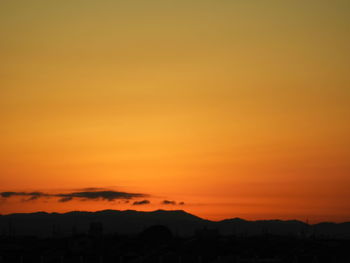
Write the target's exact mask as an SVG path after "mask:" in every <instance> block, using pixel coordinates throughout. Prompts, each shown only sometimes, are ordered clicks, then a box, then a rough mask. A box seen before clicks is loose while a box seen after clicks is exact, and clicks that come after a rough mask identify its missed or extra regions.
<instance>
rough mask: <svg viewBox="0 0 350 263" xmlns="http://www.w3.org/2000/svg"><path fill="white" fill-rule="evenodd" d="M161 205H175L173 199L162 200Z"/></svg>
mask: <svg viewBox="0 0 350 263" xmlns="http://www.w3.org/2000/svg"><path fill="white" fill-rule="evenodd" d="M161 204H162V205H176V202H175V201H169V200H163V201H162V203H161Z"/></svg>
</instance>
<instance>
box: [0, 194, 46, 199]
mask: <svg viewBox="0 0 350 263" xmlns="http://www.w3.org/2000/svg"><path fill="white" fill-rule="evenodd" d="M0 196H1V197H2V198H6V199H7V198H11V197H14V196H23V197H29V198H28V199H27V200H25V201H31V200H36V199H39V198H41V197H48V196H50V195H48V194H45V193H42V192H29V193H27V192H1V193H0Z"/></svg>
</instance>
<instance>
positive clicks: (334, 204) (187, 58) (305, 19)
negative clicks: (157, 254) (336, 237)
mask: <svg viewBox="0 0 350 263" xmlns="http://www.w3.org/2000/svg"><path fill="white" fill-rule="evenodd" d="M349 32H350V1H348V0H332V1H330V0H328V1H326V0H307V1H299V0H283V1H280V0H266V1H261V0H237V1H229V0H200V1H199V0H125V1H119V0H98V1H97V0H61V1H48V0H40V1H38V0H31V1H28V0H5V1H1V3H0V59H1V63H0V213H1V214H7V213H14V212H32V211H48V212H54V211H55V212H64V211H71V210H88V211H96V210H102V209H117V210H125V209H137V210H143V211H149V210H156V209H171V210H174V209H182V210H185V211H188V212H190V213H193V214H195V215H198V216H201V217H204V218H208V219H212V220H220V219H224V218H232V217H242V218H246V219H271V218H280V219H299V220H307V219H308V220H309V221H311V222H319V221H337V222H340V221H349V220H350V201H349V200H350V191H349V189H350V50H349V47H350V33H349ZM8 192H11V193H8ZM33 192H35V193H37V194H36V195H35V194H33ZM94 192H97V193H100V194H101V195H99V194H97V196H96V195H93V193H94ZM107 192H108V193H114V194H115V196H114V197H113V198H110V199H109V198H106V197H105V196H103V194H106V193H107ZM120 192H122V193H120ZM1 193H2V194H1ZM79 193H80V194H79ZM81 193H85V194H81ZM89 193H90V194H89ZM91 193H92V196H91ZM134 194H139V195H134ZM65 198H66V199H65ZM144 200H147V201H149V203H147V202H144V203H140V204H138V203H135V204H134V202H140V201H144ZM164 200H168V201H173V202H165V203H164ZM181 202H184V204H180V203H181Z"/></svg>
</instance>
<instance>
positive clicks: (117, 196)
mask: <svg viewBox="0 0 350 263" xmlns="http://www.w3.org/2000/svg"><path fill="white" fill-rule="evenodd" d="M88 189H91V191H82V192H71V193H58V194H48V193H42V192H1V193H0V196H1V197H2V198H4V199H8V198H12V197H16V196H22V197H29V199H27V200H25V201H31V200H37V199H39V198H43V197H56V198H57V197H58V198H59V200H58V201H59V202H69V201H72V200H73V199H77V200H105V201H114V200H130V199H133V198H141V197H147V196H149V195H147V194H142V193H127V192H118V191H112V190H108V191H94V189H97V188H88Z"/></svg>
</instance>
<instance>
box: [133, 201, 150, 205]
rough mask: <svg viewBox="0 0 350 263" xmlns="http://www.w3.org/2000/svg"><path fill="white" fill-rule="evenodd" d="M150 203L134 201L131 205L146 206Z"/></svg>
mask: <svg viewBox="0 0 350 263" xmlns="http://www.w3.org/2000/svg"><path fill="white" fill-rule="evenodd" d="M150 203H151V202H150V201H149V200H142V201H135V202H134V203H133V204H132V205H148V204H150Z"/></svg>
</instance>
